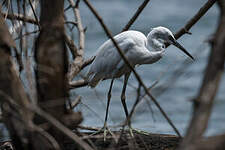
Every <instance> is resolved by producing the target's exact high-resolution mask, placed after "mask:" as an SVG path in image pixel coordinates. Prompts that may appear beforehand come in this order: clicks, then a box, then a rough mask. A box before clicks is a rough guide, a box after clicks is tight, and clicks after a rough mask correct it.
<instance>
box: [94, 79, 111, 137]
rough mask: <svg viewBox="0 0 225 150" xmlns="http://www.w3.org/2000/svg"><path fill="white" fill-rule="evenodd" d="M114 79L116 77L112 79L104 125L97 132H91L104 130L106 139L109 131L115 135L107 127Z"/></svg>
mask: <svg viewBox="0 0 225 150" xmlns="http://www.w3.org/2000/svg"><path fill="white" fill-rule="evenodd" d="M113 81H114V79H112V80H111V83H110V88H109V91H108V100H107V106H106V113H105V121H104V126H103V127H102V128H101V129H100V130H99V131H97V132H95V133H94V134H91V135H96V134H98V133H102V132H103V137H104V141H105V140H106V134H107V131H108V132H109V133H110V134H111V135H113V133H112V132H111V131H110V130H109V129H108V127H107V119H108V111H109V104H110V100H111V91H112V86H113Z"/></svg>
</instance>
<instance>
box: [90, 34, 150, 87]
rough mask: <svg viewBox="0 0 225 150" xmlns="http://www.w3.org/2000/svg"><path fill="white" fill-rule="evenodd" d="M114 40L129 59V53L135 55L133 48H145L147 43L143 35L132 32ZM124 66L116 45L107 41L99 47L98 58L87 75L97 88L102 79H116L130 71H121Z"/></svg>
mask: <svg viewBox="0 0 225 150" xmlns="http://www.w3.org/2000/svg"><path fill="white" fill-rule="evenodd" d="M114 39H115V40H116V41H117V44H118V46H119V47H120V48H121V50H122V51H123V53H124V54H125V55H126V56H127V57H129V56H130V54H129V53H133V51H132V49H133V47H135V46H140V47H141V46H144V45H146V42H147V39H146V37H145V35H144V34H143V33H141V32H138V31H132V30H130V31H125V32H122V33H120V34H118V35H116V36H115V37H114ZM123 64H124V62H123V60H122V59H121V56H120V54H119V53H118V51H117V49H116V48H115V46H114V44H113V43H112V41H111V40H107V41H106V42H105V43H103V44H102V45H101V46H100V47H99V49H98V51H97V53H96V58H95V60H94V61H93V63H92V64H91V66H90V69H89V71H88V74H87V78H88V82H89V85H90V86H91V87H95V86H96V85H97V84H98V82H99V81H100V80H102V79H108V78H115V77H119V76H121V75H123V74H124V73H126V71H129V70H126V69H125V70H121V67H122V65H123ZM118 71H120V72H118Z"/></svg>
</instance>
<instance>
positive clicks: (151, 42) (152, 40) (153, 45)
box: [147, 32, 165, 51]
mask: <svg viewBox="0 0 225 150" xmlns="http://www.w3.org/2000/svg"><path fill="white" fill-rule="evenodd" d="M147 48H148V49H151V50H152V51H164V50H165V44H164V42H163V41H162V40H160V39H159V38H157V37H156V35H155V34H152V33H151V32H150V33H149V34H148V35H147Z"/></svg>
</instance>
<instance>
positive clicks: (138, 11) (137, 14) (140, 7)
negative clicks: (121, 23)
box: [122, 0, 150, 32]
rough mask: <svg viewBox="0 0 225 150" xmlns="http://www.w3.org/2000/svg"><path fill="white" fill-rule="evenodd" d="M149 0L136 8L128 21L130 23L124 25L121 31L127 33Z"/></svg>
mask: <svg viewBox="0 0 225 150" xmlns="http://www.w3.org/2000/svg"><path fill="white" fill-rule="evenodd" d="M149 1H150V0H145V1H144V2H143V3H142V4H141V5H140V6H139V8H138V10H137V11H136V12H135V14H134V16H133V17H132V18H131V19H130V21H129V22H128V23H127V24H126V25H125V27H124V28H123V30H122V32H123V31H127V30H128V29H129V28H130V27H131V25H132V24H133V23H134V22H135V20H136V19H137V17H138V16H139V15H140V14H141V12H142V11H143V10H144V8H145V6H146V5H147V4H148V2H149Z"/></svg>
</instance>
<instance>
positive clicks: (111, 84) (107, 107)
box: [104, 79, 114, 128]
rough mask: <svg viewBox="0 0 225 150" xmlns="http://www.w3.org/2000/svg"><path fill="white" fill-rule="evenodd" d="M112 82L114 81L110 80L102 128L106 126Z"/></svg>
mask: <svg viewBox="0 0 225 150" xmlns="http://www.w3.org/2000/svg"><path fill="white" fill-rule="evenodd" d="M113 81H114V79H112V80H111V83H110V88H109V91H108V100H107V106H106V113H105V122H104V128H105V127H106V125H107V119H108V112H109V104H110V100H111V91H112V86H113Z"/></svg>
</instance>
